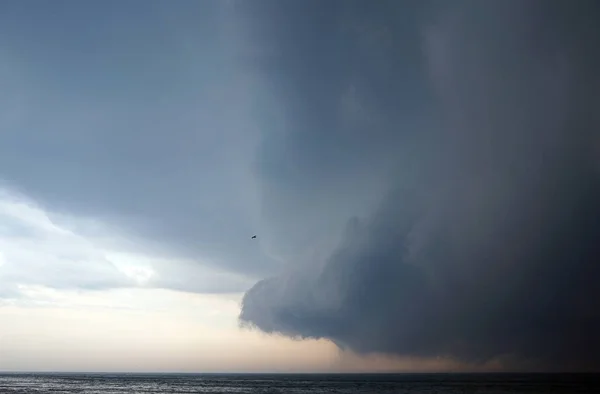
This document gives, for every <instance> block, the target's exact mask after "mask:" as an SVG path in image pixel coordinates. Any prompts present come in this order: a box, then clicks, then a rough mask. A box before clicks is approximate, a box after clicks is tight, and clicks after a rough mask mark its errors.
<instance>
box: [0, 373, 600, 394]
mask: <svg viewBox="0 0 600 394" xmlns="http://www.w3.org/2000/svg"><path fill="white" fill-rule="evenodd" d="M0 393H13V394H14V393H54V394H57V393H102V394H107V393H112V394H121V393H272V394H275V393H297V394H299V393H312V394H319V393H346V394H352V393H429V394H434V393H435V394H450V393H452V394H454V393H470V394H475V393H489V394H502V393H529V394H533V393H539V394H546V393H548V394H557V393H564V394H567V393H569V394H577V393H586V394H588V393H589V394H593V393H600V375H583V374H581V375H542V374H525V375H513V374H510V375H508V374H473V375H466V374H402V375H388V374H385V375H383V374H377V375H371V374H370V375H364V374H352V375H350V374H344V375H324V374H310V375H309V374H302V375H299V374H298V375H205V374H202V375H188V374H164V375H155V374H152V375H150V374H136V375H132V374H0Z"/></svg>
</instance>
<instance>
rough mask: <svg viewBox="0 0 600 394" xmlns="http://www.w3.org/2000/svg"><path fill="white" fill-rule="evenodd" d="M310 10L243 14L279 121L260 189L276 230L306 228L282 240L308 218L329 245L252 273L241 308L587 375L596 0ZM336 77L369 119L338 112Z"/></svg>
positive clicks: (272, 321)
mask: <svg viewBox="0 0 600 394" xmlns="http://www.w3.org/2000/svg"><path fill="white" fill-rule="evenodd" d="M308 3H309V4H310V6H307V5H306V4H307V2H303V7H299V6H298V5H296V4H294V3H292V2H279V3H276V4H275V3H268V6H266V4H267V3H266V2H259V4H265V7H264V9H263V10H262V14H261V13H259V12H256V13H255V14H253V15H252V16H251V19H252V20H253V21H254V22H255V23H256V25H258V26H260V29H259V28H258V27H256V30H253V32H254V33H255V34H256V35H257V36H259V37H262V39H263V41H264V42H265V46H268V47H269V48H270V52H269V56H268V57H267V58H265V59H260V66H258V67H257V68H258V69H259V70H268V71H269V73H268V76H269V82H268V83H269V84H270V85H271V86H272V90H273V91H274V93H273V94H274V95H275V96H277V97H279V99H280V101H281V102H282V103H283V104H282V105H281V106H282V107H285V108H286V109H285V111H286V116H287V118H288V119H287V122H285V127H283V126H282V127H281V131H280V133H279V134H278V135H277V138H278V141H280V143H279V144H277V143H275V142H274V141H275V139H274V138H273V136H265V142H264V144H263V146H262V149H263V151H261V156H260V158H261V160H262V166H261V165H259V177H260V179H261V182H262V201H263V203H264V211H265V220H267V222H268V223H269V225H270V229H271V231H272V232H273V233H275V234H280V233H282V234H284V235H286V236H287V235H289V234H290V233H293V234H311V233H312V232H313V231H314V232H315V234H317V235H316V236H315V237H313V238H312V239H311V238H310V237H307V238H306V239H307V242H306V243H305V244H303V245H298V244H295V245H293V247H287V245H284V247H282V249H285V250H288V251H289V250H291V249H294V248H296V249H294V250H295V251H297V250H304V251H306V250H310V243H309V242H308V241H309V240H310V241H313V242H315V243H316V242H317V241H318V240H317V239H315V238H316V237H317V236H320V235H321V232H320V230H319V221H321V222H322V223H325V224H326V225H328V226H329V225H330V226H331V227H330V228H335V229H337V231H338V233H339V234H340V238H341V241H340V242H339V244H338V246H337V247H336V248H334V249H333V250H332V251H331V253H329V254H328V256H326V257H324V258H314V259H313V258H310V256H311V253H310V252H306V253H304V254H303V256H304V257H305V258H304V260H303V261H298V263H297V264H296V265H295V266H294V267H293V268H292V269H290V271H289V272H288V273H286V274H285V275H282V276H279V277H273V278H270V279H265V280H263V281H260V282H259V283H257V284H256V285H255V286H254V287H253V288H252V289H251V290H249V291H248V292H247V293H246V295H245V298H244V302H243V308H242V312H241V315H240V318H241V320H242V321H243V322H244V323H246V324H250V325H254V326H256V327H258V328H259V329H261V330H263V331H266V332H279V333H283V334H286V335H289V336H299V337H315V338H328V339H331V340H332V341H334V342H335V343H337V344H339V345H340V346H341V347H348V348H351V349H352V350H354V351H357V352H360V353H370V352H377V353H387V354H395V355H419V356H438V355H443V356H451V357H455V358H457V359H460V360H464V361H468V362H485V361H488V360H490V359H493V358H496V357H504V356H511V357H513V358H512V360H518V361H513V362H512V363H510V364H509V365H508V366H507V368H512V369H518V368H525V367H527V368H535V369H545V370H567V369H574V370H583V369H600V336H599V335H598V333H599V332H600V310H599V305H598V303H599V302H600V301H598V300H600V287H599V286H597V283H596V282H597V280H598V278H600V265H599V264H598V263H599V262H600V246H598V245H600V243H599V242H598V241H600V204H599V202H600V172H599V170H600V157H599V154H598V152H599V150H598V148H599V146H600V135H599V132H598V130H599V129H598V126H600V124H599V119H598V115H597V108H598V105H599V103H600V101H599V99H600V90H599V89H598V88H599V86H600V85H598V82H599V79H598V72H597V70H598V68H597V67H598V63H599V62H598V59H599V57H598V55H599V54H598V48H600V47H599V46H598V43H599V42H600V40H599V38H600V35H599V34H598V29H597V27H595V26H594V21H595V20H597V18H598V15H599V13H598V6H597V4H596V3H595V2H593V1H580V2H577V3H576V4H575V3H573V5H567V3H566V2H560V1H537V0H527V1H516V0H515V1H512V0H506V1H479V2H476V1H457V2H452V3H450V2H448V3H443V2H439V3H438V2H431V3H429V2H428V4H427V6H425V5H422V6H416V5H415V4H416V3H414V2H400V1H390V2H378V3H377V5H374V4H373V3H372V2H369V3H368V4H369V5H368V6H367V2H333V1H332V2H326V4H325V5H324V4H323V3H317V2H308ZM421 4H424V3H421ZM296 7H297V8H298V9H296ZM426 7H427V8H426ZM263 18H264V19H263ZM250 25H251V26H252V24H250ZM306 26H311V27H310V29H308V28H305V27H306ZM261 33H262V34H263V35H262V36H261ZM364 42H368V43H373V44H372V45H371V44H369V46H367V48H368V49H369V50H371V51H372V52H371V53H367V52H364V48H365V47H364V46H361V45H362V43H364ZM377 45H379V46H377ZM375 59H376V60H375ZM272 70H276V71H277V72H278V73H275V72H273V71H272ZM265 74H267V73H266V72H265ZM349 86H352V87H353V89H354V94H355V96H356V98H357V100H358V101H359V102H360V103H361V105H360V106H359V109H360V110H361V111H363V112H366V113H367V114H368V115H369V117H370V119H375V120H374V121H372V122H373V123H368V124H365V125H362V124H359V126H356V123H353V125H350V126H348V125H347V124H346V123H344V122H343V119H340V117H338V115H337V114H338V112H336V110H337V108H338V107H339V103H340V102H343V101H344V97H347V95H345V94H344V93H345V92H347V91H348V90H349V89H348V87H349ZM278 89H281V90H278ZM355 114H356V111H355V112H353V113H352V114H350V115H347V116H354V115H355ZM424 119H425V120H424ZM290 124H291V125H292V126H290ZM353 127H354V128H356V130H354V129H353ZM375 179H376V180H377V181H374V180H375ZM346 182H347V183H346ZM361 196H362V197H361ZM364 196H368V198H366V197H364ZM363 197H364V198H363ZM348 200H350V201H351V202H352V203H349V204H346V205H344V202H345V201H348ZM315 202H318V204H317V203H315ZM341 206H343V207H342V208H341ZM291 207H294V209H292V208H291ZM311 209H313V212H312V213H311ZM311 215H313V216H315V217H318V219H315V220H313V221H311V220H309V219H307V218H306V217H307V216H308V217H310V216H311ZM342 222H345V223H346V224H345V226H343V225H342V224H341V223H342ZM284 235H282V236H281V237H284ZM283 243H285V241H283Z"/></svg>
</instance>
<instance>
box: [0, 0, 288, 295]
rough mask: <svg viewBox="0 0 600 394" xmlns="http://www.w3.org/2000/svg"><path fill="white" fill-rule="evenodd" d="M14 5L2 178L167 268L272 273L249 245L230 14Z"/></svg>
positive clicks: (177, 8)
mask: <svg viewBox="0 0 600 394" xmlns="http://www.w3.org/2000/svg"><path fill="white" fill-rule="evenodd" d="M2 8H3V11H2V13H1V14H2V15H1V16H0V25H1V27H0V36H1V37H2V38H1V39H0V64H1V67H0V81H1V84H2V89H1V92H0V102H1V103H3V105H2V106H3V108H2V109H1V110H0V111H2V112H1V114H2V116H1V119H0V125H1V127H2V132H1V133H0V178H2V179H3V180H5V181H7V182H10V183H11V184H13V185H16V187H18V189H19V190H21V191H22V192H23V193H24V194H26V195H28V196H30V197H31V198H32V199H33V200H35V201H37V202H38V203H39V204H40V205H42V208H43V209H44V210H45V211H47V212H55V213H58V214H68V215H75V216H81V217H93V218H95V219H97V220H100V221H104V222H107V223H110V224H111V225H114V226H115V227H118V228H119V229H120V230H121V231H122V232H123V233H130V234H132V236H135V237H136V239H138V240H141V241H140V242H144V243H145V244H146V245H149V246H151V248H152V250H154V251H155V252H156V253H159V254H160V255H161V256H163V257H177V258H183V259H187V260H195V261H197V262H198V265H207V264H208V265H212V266H213V267H218V268H219V269H223V270H230V271H235V272H239V273H241V274H244V275H247V276H249V277H255V278H259V277H261V275H263V274H265V273H268V272H273V271H272V269H273V267H275V266H276V265H275V264H276V263H274V261H273V259H272V258H270V257H268V256H267V255H266V254H265V253H264V252H263V251H262V249H261V247H260V242H253V241H251V240H250V236H251V235H253V234H254V233H255V232H256V231H257V228H258V227H259V223H260V222H259V220H258V219H257V218H258V211H257V209H256V207H255V203H254V201H255V198H254V196H253V193H254V192H253V185H254V182H253V180H252V172H251V161H252V160H253V152H254V148H253V147H254V144H255V142H254V141H255V139H256V136H255V135H256V131H255V130H254V129H253V127H252V125H251V124H250V123H249V122H248V116H247V115H246V113H247V112H248V109H247V106H248V105H249V104H248V100H249V99H248V98H249V97H250V93H249V92H250V90H249V89H250V88H249V87H248V86H249V85H251V83H252V82H251V81H250V80H248V78H246V77H245V72H244V70H243V68H242V67H241V63H240V62H239V60H238V58H239V55H238V52H239V51H240V49H239V47H238V45H237V44H236V40H238V38H237V33H236V21H235V12H234V10H233V8H232V7H230V6H228V5H227V4H226V3H224V2H217V1H212V2H193V1H181V2H177V4H171V3H170V2H163V1H150V2H137V1H124V2H122V1H106V2H93V3H88V4H83V3H81V2H77V1H58V2H52V3H44V4H38V3H37V2H36V3H35V4H32V3H31V2H27V1H25V2H10V3H7V4H4V5H3V6H2ZM5 86H6V89H5ZM4 104H6V105H4ZM238 290H241V289H238Z"/></svg>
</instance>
